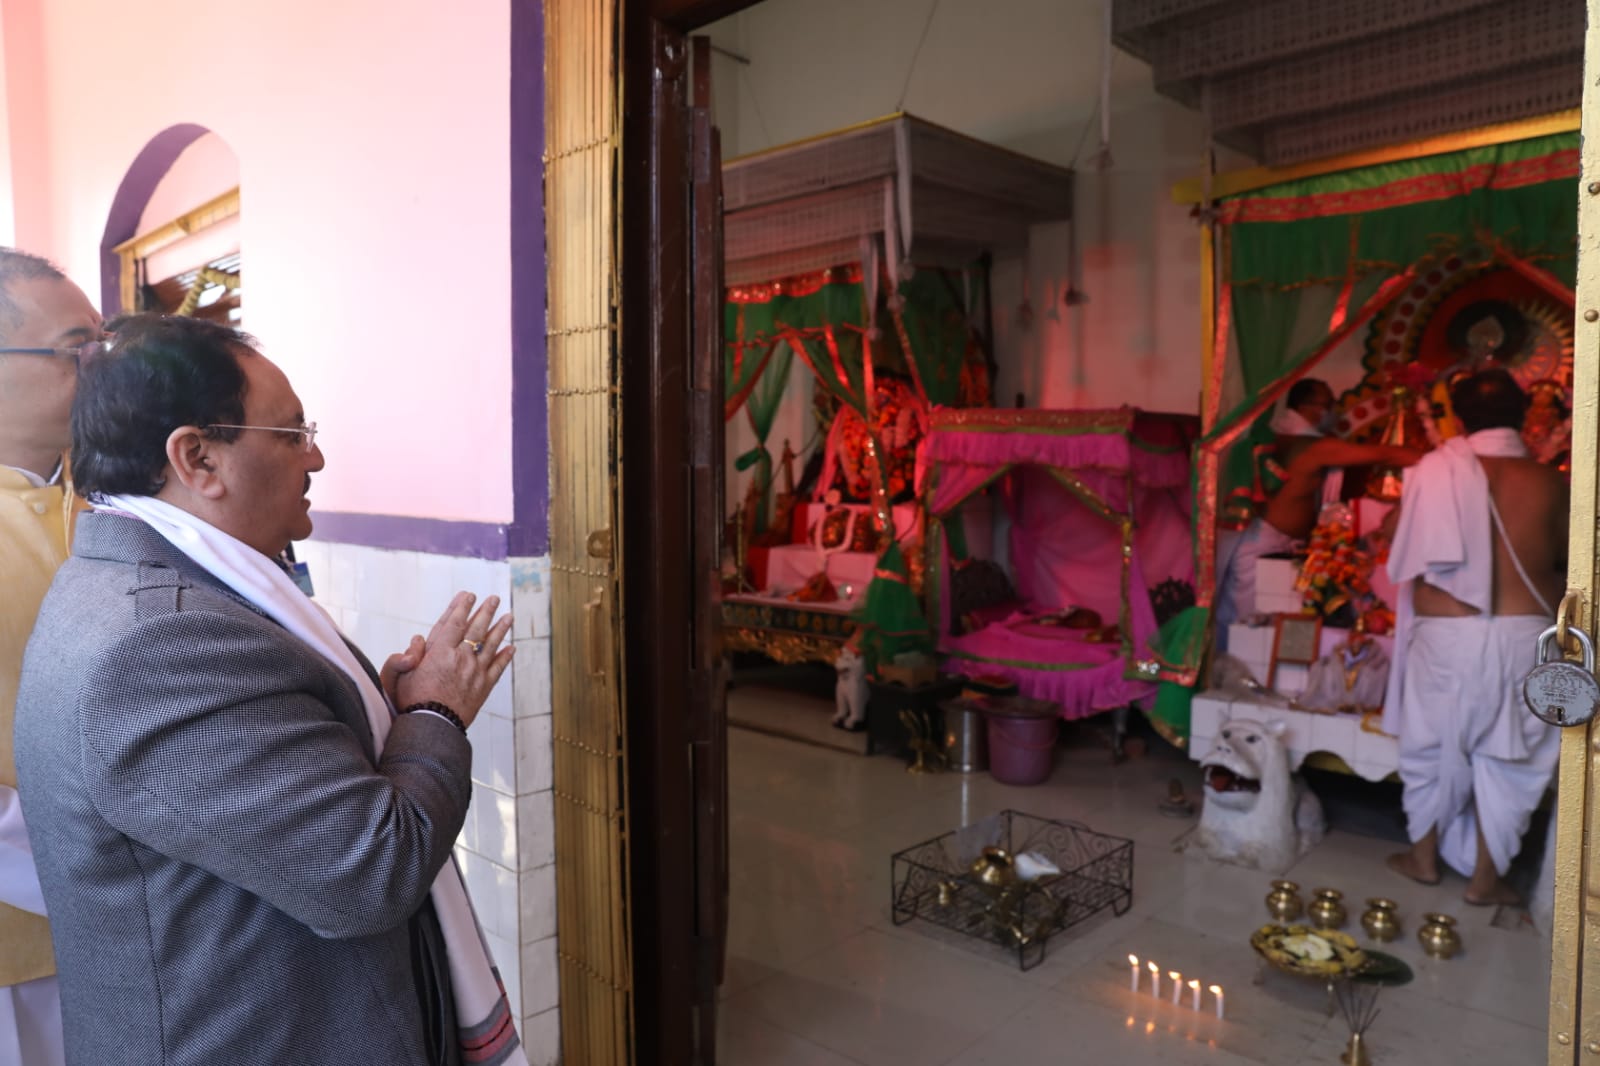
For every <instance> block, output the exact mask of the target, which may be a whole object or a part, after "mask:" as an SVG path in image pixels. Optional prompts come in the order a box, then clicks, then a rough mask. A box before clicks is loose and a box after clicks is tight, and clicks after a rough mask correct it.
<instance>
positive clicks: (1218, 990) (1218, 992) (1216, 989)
mask: <svg viewBox="0 0 1600 1066" xmlns="http://www.w3.org/2000/svg"><path fill="white" fill-rule="evenodd" d="M1211 994H1212V995H1213V996H1215V997H1216V1000H1217V1017H1218V1018H1220V1017H1222V1003H1223V999H1222V986H1221V985H1212V986H1211Z"/></svg>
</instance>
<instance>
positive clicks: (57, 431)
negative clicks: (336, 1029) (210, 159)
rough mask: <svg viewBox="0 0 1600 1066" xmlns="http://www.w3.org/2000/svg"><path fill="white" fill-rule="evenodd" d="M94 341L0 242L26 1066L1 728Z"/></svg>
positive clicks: (68, 509) (1, 446) (5, 995)
mask: <svg viewBox="0 0 1600 1066" xmlns="http://www.w3.org/2000/svg"><path fill="white" fill-rule="evenodd" d="M99 340H100V315H99V313H98V312H96V311H95V309H94V307H93V305H91V304H90V303H89V300H88V298H87V297H85V296H84V295H83V292H82V291H81V290H80V289H79V288H78V287H77V286H76V285H74V284H73V283H72V282H70V281H68V280H67V279H66V277H64V276H63V275H62V273H61V271H59V270H57V269H56V268H55V267H54V266H52V265H50V264H49V263H48V262H46V261H45V260H43V259H40V258H38V257H37V256H32V255H28V254H26V253H24V252H18V251H13V250H12V249H9V248H0V1062H5V1063H11V1062H16V1063H26V1064H27V1066H35V1064H38V1066H57V1064H60V1063H63V1062H64V1061H65V1059H64V1057H63V1054H62V1046H61V993H60V989H59V987H58V985H57V983H56V977H55V972H56V964H55V956H54V954H53V952H52V951H51V946H50V927H49V924H48V922H47V921H46V919H45V905H44V898H43V896H42V895H41V894H40V891H39V877H38V873H37V871H36V870H35V868H34V862H33V853H32V851H31V850H30V849H29V846H28V833H27V829H26V827H25V826H24V825H23V821H22V809H21V807H20V805H19V804H18V802H17V791H16V784H17V775H16V766H15V761H14V759H13V746H12V736H11V729H12V720H13V716H14V713H15V709H16V699H17V684H18V679H19V678H20V677H21V674H22V650H23V648H24V647H25V646H26V645H27V642H28V634H29V633H30V632H31V631H32V630H33V622H34V617H35V616H36V615H37V614H38V612H39V603H40V601H42V600H43V599H44V594H45V590H46V589H48V588H49V587H50V579H51V578H52V577H53V576H54V575H55V572H56V568H57V567H59V566H60V565H61V563H62V561H63V560H64V559H66V557H67V550H68V547H69V545H70V543H71V536H72V524H73V516H74V515H75V513H76V511H77V501H76V499H75V497H74V496H73V493H72V487H71V484H70V481H69V479H68V477H67V476H66V471H65V469H64V467H63V463H62V455H63V453H64V452H65V451H66V450H67V444H68V442H69V439H70V432H69V425H68V423H69V416H70V413H71V409H72V397H73V393H74V391H75V389H76V386H77V380H78V363H79V361H80V359H81V358H82V357H83V356H84V355H91V356H92V355H93V353H94V351H95V350H96V349H97V348H98V346H99Z"/></svg>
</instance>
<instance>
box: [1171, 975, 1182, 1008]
mask: <svg viewBox="0 0 1600 1066" xmlns="http://www.w3.org/2000/svg"><path fill="white" fill-rule="evenodd" d="M1167 980H1169V981H1171V982H1172V1005H1173V1006H1174V1007H1176V1006H1177V1005H1178V997H1179V996H1181V995H1183V974H1181V973H1179V972H1178V971H1177V970H1168V971H1167Z"/></svg>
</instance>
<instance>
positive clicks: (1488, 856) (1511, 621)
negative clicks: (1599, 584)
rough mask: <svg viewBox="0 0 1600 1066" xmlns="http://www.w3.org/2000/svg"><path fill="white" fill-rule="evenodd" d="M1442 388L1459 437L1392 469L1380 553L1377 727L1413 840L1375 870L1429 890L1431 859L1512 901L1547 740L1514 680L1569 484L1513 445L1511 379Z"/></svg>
mask: <svg viewBox="0 0 1600 1066" xmlns="http://www.w3.org/2000/svg"><path fill="white" fill-rule="evenodd" d="M1450 398H1451V402H1452V404H1453V405H1454V407H1455V412H1456V416H1457V417H1458V418H1459V419H1460V420H1461V425H1462V428H1463V429H1464V430H1465V431H1466V433H1467V436H1464V437H1453V438H1451V439H1450V440H1448V441H1446V442H1445V443H1444V444H1443V445H1441V446H1440V447H1439V448H1438V449H1437V450H1436V451H1434V452H1433V453H1431V454H1430V455H1428V456H1427V458H1425V459H1423V460H1422V461H1421V462H1420V463H1418V464H1417V466H1416V467H1415V468H1414V469H1413V470H1411V471H1410V472H1409V473H1408V474H1407V475H1406V480H1405V494H1404V496H1403V497H1402V498H1401V501H1400V521H1399V525H1398V526H1397V527H1396V529H1395V536H1394V543H1393V545H1392V547H1391V549H1390V555H1389V576H1390V578H1392V579H1393V581H1394V583H1395V586H1396V588H1398V589H1399V590H1400V604H1399V610H1398V611H1397V616H1398V619H1397V624H1396V629H1395V652H1394V664H1393V666H1392V667H1391V669H1390V673H1389V689H1388V694H1387V698H1386V699H1385V701H1384V723H1383V728H1384V730H1385V731H1386V732H1389V733H1393V734H1395V735H1396V736H1398V737H1399V738H1400V780H1401V781H1402V782H1403V783H1404V785H1405V795H1404V803H1405V812H1406V824H1407V828H1408V830H1409V834H1410V837H1411V841H1412V845H1411V849H1410V850H1409V851H1407V852H1402V853H1400V854H1398V855H1394V856H1392V857H1391V858H1390V859H1389V865H1390V866H1391V867H1392V868H1393V869H1395V870H1396V871H1398V872H1400V873H1402V874H1404V875H1405V876H1407V877H1410V878H1412V879H1413V880H1416V881H1420V882H1422V883H1423V884H1430V885H1431V884H1436V883H1437V882H1438V880H1439V860H1440V859H1441V858H1442V859H1443V860H1444V862H1445V863H1447V864H1448V865H1449V866H1451V867H1452V868H1454V869H1455V870H1456V871H1458V872H1459V873H1461V874H1462V875H1464V876H1466V877H1467V878H1468V882H1467V887H1466V892H1465V899H1466V901H1467V902H1468V903H1471V904H1479V905H1487V904H1498V903H1515V902H1518V897H1517V894H1516V893H1515V892H1514V891H1513V890H1512V889H1511V888H1510V887H1509V886H1508V885H1506V883H1505V882H1504V881H1503V880H1502V878H1503V877H1504V875H1505V871H1506V869H1507V867H1509V866H1510V865H1511V860H1512V859H1513V858H1515V857H1516V854H1517V851H1518V849H1519V848H1520V846H1521V842H1522V835H1523V833H1525V832H1526V831H1527V828H1528V822H1529V820H1530V818H1531V817H1532V815H1533V809H1534V808H1535V807H1536V806H1537V805H1538V803H1539V801H1540V799H1541V798H1543V796H1544V791H1545V789H1546V788H1547V787H1548V786H1549V784H1550V780H1551V777H1552V775H1553V774H1554V773H1555V766H1556V756H1557V754H1558V752H1559V749H1560V746H1561V731H1560V730H1559V729H1552V728H1550V727H1549V726H1547V725H1545V724H1544V723H1543V722H1541V721H1539V719H1537V718H1535V717H1534V716H1533V715H1531V714H1529V713H1528V711H1527V710H1526V708H1525V707H1524V706H1523V703H1522V695H1521V690H1522V679H1523V677H1524V676H1525V675H1526V674H1527V673H1528V671H1529V670H1531V669H1532V668H1533V666H1534V665H1535V662H1536V660H1537V658H1538V643H1539V636H1540V633H1541V632H1542V631H1543V630H1544V629H1545V628H1546V627H1547V626H1549V625H1550V624H1551V619H1553V618H1554V617H1555V607H1554V605H1555V603H1556V602H1557V601H1558V600H1559V599H1560V598H1561V590H1562V586H1563V583H1564V581H1565V575H1566V547H1567V505H1568V489H1567V483H1566V480H1565V478H1563V477H1562V475H1561V474H1560V472H1559V471H1557V470H1555V469H1553V468H1551V467H1548V466H1544V465H1542V464H1540V463H1539V462H1537V461H1535V460H1534V459H1532V458H1530V457H1529V456H1528V451H1527V446H1526V445H1525V444H1524V443H1523V440H1522V436H1521V428H1522V422H1523V417H1524V415H1525V413H1526V411H1527V409H1528V399H1527V397H1526V395H1524V393H1523V392H1522V390H1521V389H1520V388H1519V387H1518V386H1517V383H1516V381H1514V380H1513V379H1512V377H1511V375H1510V374H1508V373H1506V372H1505V371H1504V370H1498V369H1496V370H1486V371H1482V372H1480V373H1477V374H1474V375H1472V376H1471V377H1468V378H1465V379H1464V380H1462V381H1460V382H1458V383H1457V384H1456V385H1455V386H1453V387H1452V389H1451V395H1450Z"/></svg>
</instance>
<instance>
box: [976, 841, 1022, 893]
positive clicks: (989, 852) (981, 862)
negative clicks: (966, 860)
mask: <svg viewBox="0 0 1600 1066" xmlns="http://www.w3.org/2000/svg"><path fill="white" fill-rule="evenodd" d="M970 873H971V874H972V876H973V878H974V879H975V880H976V881H977V882H978V883H979V884H980V885H985V886H987V887H989V888H1004V887H1006V886H1007V885H1009V884H1010V883H1011V882H1013V881H1015V880H1016V879H1017V867H1016V863H1014V862H1013V861H1012V859H1011V853H1010V852H1008V851H1006V849H1004V848H992V847H991V848H984V849H983V854H981V855H979V856H978V857H977V858H976V859H974V860H972V866H971V868H970Z"/></svg>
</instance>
